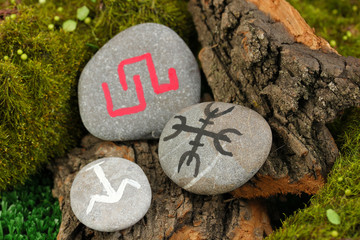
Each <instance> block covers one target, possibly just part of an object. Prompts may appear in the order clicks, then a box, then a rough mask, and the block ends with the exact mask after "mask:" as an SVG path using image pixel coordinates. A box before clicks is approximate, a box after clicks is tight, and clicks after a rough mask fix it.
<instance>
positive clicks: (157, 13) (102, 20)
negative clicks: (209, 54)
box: [94, 0, 195, 44]
mask: <svg viewBox="0 0 360 240" xmlns="http://www.w3.org/2000/svg"><path fill="white" fill-rule="evenodd" d="M103 2H104V4H105V8H104V11H102V12H100V14H99V19H97V22H96V24H95V25H94V34H95V36H96V37H97V38H99V39H105V40H107V39H109V38H111V37H113V36H114V35H115V34H116V33H118V32H120V31H123V30H125V29H126V28H128V27H130V26H134V25H136V24H140V23H144V22H154V23H162V24H164V25H166V26H168V27H170V28H171V29H173V30H174V31H175V32H177V33H178V34H179V35H180V37H182V38H183V39H184V41H185V42H187V43H188V44H189V39H190V38H191V37H192V36H193V34H194V32H195V30H194V26H193V22H192V19H191V15H190V13H189V12H188V11H187V2H186V1H184V0H138V1H114V0H104V1H103Z"/></svg>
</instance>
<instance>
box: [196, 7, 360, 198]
mask: <svg viewBox="0 0 360 240" xmlns="http://www.w3.org/2000/svg"><path fill="white" fill-rule="evenodd" d="M251 2H254V3H256V4H257V5H258V6H259V7H260V9H262V10H263V11H265V12H262V11H260V10H259V9H258V7H257V6H256V5H254V4H253V3H251ZM189 10H190V12H191V13H192V15H193V19H194V22H195V26H196V29H197V32H198V37H199V40H200V42H201V44H202V47H203V48H202V50H201V51H200V53H199V59H200V61H201V65H202V69H203V71H204V73H205V75H206V77H207V81H208V83H209V85H210V87H211V89H212V91H213V94H214V98H215V100H216V101H222V102H232V103H236V104H241V105H245V106H247V107H250V108H252V109H254V110H256V111H257V112H258V113H260V114H261V115H262V116H263V117H264V118H265V119H266V120H267V121H268V122H269V124H270V126H271V128H272V131H273V147H272V150H271V153H270V156H269V158H268V159H267V161H266V163H265V164H264V166H263V167H262V169H261V170H260V171H259V173H258V174H257V175H256V176H255V177H254V178H253V179H252V180H251V181H250V182H249V183H248V184H246V185H244V186H243V187H241V188H240V189H238V190H236V191H234V192H233V194H234V195H235V196H237V197H246V198H253V197H259V196H262V197H267V196H270V195H274V194H279V193H302V192H305V193H309V194H313V193H315V192H316V191H317V190H318V189H319V188H320V187H321V186H322V185H323V183H324V181H325V180H324V179H325V178H326V174H327V173H328V172H329V170H330V169H331V167H332V165H333V163H334V161H335V158H336V157H337V156H338V149H337V146H336V144H335V142H334V140H333V138H332V136H331V134H330V132H329V130H328V129H327V127H326V125H325V124H326V123H329V122H331V121H332V120H333V119H334V118H335V117H336V115H337V114H338V113H339V112H340V111H341V110H343V109H346V108H349V107H351V106H360V91H359V86H360V61H359V59H356V58H352V57H347V58H345V57H342V56H339V55H338V54H336V53H334V51H333V50H332V49H331V48H330V47H329V46H328V44H327V43H325V42H324V40H321V39H320V38H316V37H315V36H314V34H312V33H311V31H310V30H309V29H311V28H310V27H306V29H305V27H304V25H303V22H302V23H301V24H299V23H298V20H299V17H298V16H300V15H298V14H296V10H294V9H293V8H292V7H291V6H290V5H289V4H287V3H286V2H285V3H284V1H283V0H276V1H275V0H264V1H257V0H249V2H248V1H246V0H228V1H224V0H191V1H190V3H189ZM280 13H281V14H280ZM271 16H273V17H274V18H271ZM284 16H287V17H286V19H282V18H283V17H284ZM294 26H295V27H294ZM302 27H303V28H304V29H303V30H301V28H302ZM302 34H303V35H302ZM299 42H300V43H299ZM305 44H307V45H305ZM315 49H319V50H315Z"/></svg>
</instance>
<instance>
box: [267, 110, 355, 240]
mask: <svg viewBox="0 0 360 240" xmlns="http://www.w3.org/2000/svg"><path fill="white" fill-rule="evenodd" d="M340 124H342V126H341V128H342V129H343V130H344V132H343V134H342V135H341V136H340V137H339V138H338V141H339V143H340V145H342V147H341V156H340V157H339V158H338V159H337V160H336V162H335V165H334V167H333V169H332V171H331V173H330V175H329V177H328V179H327V183H326V184H325V186H324V187H323V188H322V189H321V190H320V192H319V193H318V194H316V195H315V196H314V197H313V198H312V199H311V204H310V206H308V207H307V208H305V209H303V210H299V211H298V212H297V213H295V214H294V215H292V216H290V217H288V218H287V219H286V220H285V221H284V222H283V226H282V228H281V229H279V230H278V231H276V232H275V233H274V234H272V235H271V236H270V237H269V238H268V239H330V238H331V237H332V235H331V234H332V233H333V231H336V232H337V233H338V237H339V238H343V239H349V238H350V239H359V238H360V110H359V109H352V110H350V112H349V113H348V114H346V115H345V117H344V119H343V121H338V125H337V127H340ZM349 190H350V192H351V193H350V194H346V193H347V192H348V191H349ZM328 209H333V210H334V211H335V212H336V213H337V214H338V215H339V216H340V220H341V223H340V224H339V225H334V224H332V223H330V221H329V220H328V218H327V217H326V210H328Z"/></svg>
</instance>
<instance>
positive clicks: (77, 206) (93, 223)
mask: <svg viewBox="0 0 360 240" xmlns="http://www.w3.org/2000/svg"><path fill="white" fill-rule="evenodd" d="M70 203H71V209H72V210H73V212H74V214H75V216H76V217H77V218H78V219H79V221H80V222H82V223H83V224H84V225H86V226H87V227H89V228H92V229H94V230H97V231H103V232H113V231H117V230H122V229H126V228H128V227H130V226H132V225H134V224H135V223H136V222H138V221H139V220H140V219H141V218H142V217H143V216H144V215H145V214H146V212H147V211H148V209H149V207H150V204H151V188H150V184H149V181H148V179H147V177H146V175H145V174H144V172H143V171H142V169H141V168H140V167H139V166H138V165H137V164H135V163H133V162H130V161H129V160H126V159H123V158H115V157H111V158H101V159H98V160H96V161H94V162H92V163H90V164H88V165H86V166H85V167H84V168H82V169H81V170H80V171H79V173H78V174H77V175H76V177H75V179H74V182H73V184H72V186H71V191H70Z"/></svg>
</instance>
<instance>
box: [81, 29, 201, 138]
mask: <svg viewBox="0 0 360 240" xmlns="http://www.w3.org/2000/svg"><path fill="white" fill-rule="evenodd" d="M78 97H79V107H80V115H81V119H82V121H83V123H84V125H85V127H86V128H87V130H88V131H89V132H90V133H91V134H92V135H94V136H96V137H98V138H101V139H103V140H111V141H117V140H137V139H152V138H159V136H160V134H161V131H162V129H163V128H164V126H165V124H166V122H167V121H168V120H169V119H170V118H171V116H172V115H173V114H175V113H176V112H177V111H180V110H181V109H182V108H184V107H187V106H190V105H193V104H195V103H198V102H199V99H200V73H199V69H198V65H197V62H196V59H195V57H194V56H193V54H192V52H191V51H190V49H189V48H188V47H187V45H186V44H185V42H184V41H183V40H182V39H181V38H180V37H179V36H178V35H177V34H176V33H175V32H174V31H173V30H171V29H170V28H168V27H166V26H163V25H160V24H155V23H145V24H140V25H136V26H134V27H131V28H128V29H126V30H125V31H122V32H121V33H119V34H118V35H116V36H115V37H114V38H112V39H111V40H110V41H109V42H108V43H106V44H105V45H104V46H103V47H102V48H101V49H100V50H99V51H98V52H97V53H96V54H95V56H94V57H93V58H92V59H91V60H90V61H89V62H88V64H87V65H86V66H85V68H84V70H83V72H82V74H81V76H80V80H79V86H78Z"/></svg>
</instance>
